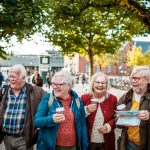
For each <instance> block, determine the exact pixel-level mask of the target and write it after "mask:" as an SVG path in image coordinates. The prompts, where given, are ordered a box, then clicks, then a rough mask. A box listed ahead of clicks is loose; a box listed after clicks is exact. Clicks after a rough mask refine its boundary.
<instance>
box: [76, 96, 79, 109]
mask: <svg viewBox="0 0 150 150" xmlns="http://www.w3.org/2000/svg"><path fill="white" fill-rule="evenodd" d="M75 101H76V104H77V107H78V109H79V108H80V100H79V98H76V99H75Z"/></svg>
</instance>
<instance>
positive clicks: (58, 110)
mask: <svg viewBox="0 0 150 150" xmlns="http://www.w3.org/2000/svg"><path fill="white" fill-rule="evenodd" d="M64 110H65V109H64V107H59V108H56V112H60V111H64Z"/></svg>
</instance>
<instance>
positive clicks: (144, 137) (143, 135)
mask: <svg viewBox="0 0 150 150" xmlns="http://www.w3.org/2000/svg"><path fill="white" fill-rule="evenodd" d="M132 95H133V90H132V89H131V90H129V91H128V92H127V93H126V94H125V95H123V97H121V99H120V101H119V103H120V104H125V105H126V108H127V110H130V109H131V106H132ZM139 110H148V111H149V112H150V86H148V89H147V92H146V93H145V94H144V95H143V96H142V97H141V103H140V108H139ZM139 127H140V139H141V143H140V146H141V150H150V119H149V120H147V121H145V120H141V122H140V126H139ZM126 140H127V127H123V128H122V133H121V141H120V145H119V150H126V149H125V146H126Z"/></svg>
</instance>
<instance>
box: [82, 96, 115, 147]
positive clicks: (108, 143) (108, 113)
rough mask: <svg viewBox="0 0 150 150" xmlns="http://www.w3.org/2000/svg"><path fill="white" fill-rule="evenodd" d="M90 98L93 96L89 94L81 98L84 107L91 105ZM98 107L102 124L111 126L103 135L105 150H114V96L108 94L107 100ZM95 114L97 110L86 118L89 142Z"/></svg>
mask: <svg viewBox="0 0 150 150" xmlns="http://www.w3.org/2000/svg"><path fill="white" fill-rule="evenodd" d="M92 97H93V96H92V95H91V94H84V95H82V96H81V99H82V100H83V103H84V106H87V105H89V104H90V103H91V98H92ZM100 106H101V110H102V113H103V116H104V124H105V123H109V124H110V126H111V131H110V132H109V133H107V134H104V141H105V150H115V134H114V128H115V120H114V118H113V115H114V113H115V112H114V110H116V107H117V98H116V96H114V95H112V94H110V95H109V97H108V98H107V99H105V100H104V101H103V102H102V103H100ZM96 112H97V110H96V111H94V112H92V113H91V114H90V115H89V116H88V117H87V118H86V122H87V128H88V135H89V141H91V133H92V128H93V124H94V120H95V116H96Z"/></svg>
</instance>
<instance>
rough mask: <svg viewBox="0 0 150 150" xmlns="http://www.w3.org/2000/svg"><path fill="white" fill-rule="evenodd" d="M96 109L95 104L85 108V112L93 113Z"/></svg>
mask: <svg viewBox="0 0 150 150" xmlns="http://www.w3.org/2000/svg"><path fill="white" fill-rule="evenodd" d="M96 109H97V105H96V104H89V105H88V106H86V111H87V112H88V113H91V112H94V111H95V110H96Z"/></svg>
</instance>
